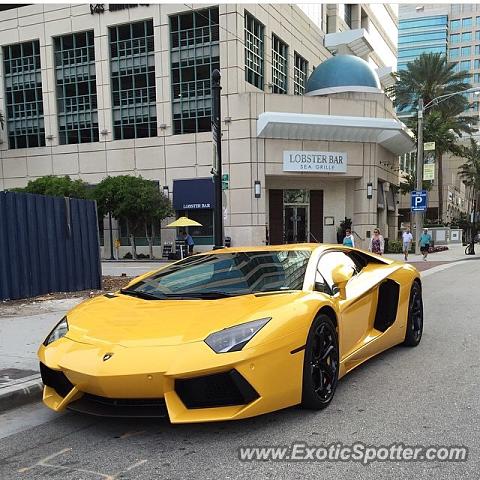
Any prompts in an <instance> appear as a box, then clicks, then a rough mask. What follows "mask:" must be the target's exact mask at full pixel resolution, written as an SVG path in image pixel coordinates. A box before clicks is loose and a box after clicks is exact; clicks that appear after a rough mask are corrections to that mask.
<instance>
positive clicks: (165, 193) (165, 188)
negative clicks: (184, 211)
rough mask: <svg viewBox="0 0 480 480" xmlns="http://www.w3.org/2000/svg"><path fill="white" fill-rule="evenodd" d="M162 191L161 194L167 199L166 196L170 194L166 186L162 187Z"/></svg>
mask: <svg viewBox="0 0 480 480" xmlns="http://www.w3.org/2000/svg"><path fill="white" fill-rule="evenodd" d="M162 190H163V194H164V195H165V196H166V197H167V198H168V195H169V194H170V190H169V188H168V185H164V186H163V188H162Z"/></svg>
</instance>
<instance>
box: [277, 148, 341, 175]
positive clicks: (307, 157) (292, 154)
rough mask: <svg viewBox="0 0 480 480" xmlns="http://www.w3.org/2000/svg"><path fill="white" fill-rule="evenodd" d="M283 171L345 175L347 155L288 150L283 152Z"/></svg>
mask: <svg viewBox="0 0 480 480" xmlns="http://www.w3.org/2000/svg"><path fill="white" fill-rule="evenodd" d="M283 171H284V172H325V173H345V172H346V171H347V154H346V153H345V152H310V151H295V150H286V151H284V152H283Z"/></svg>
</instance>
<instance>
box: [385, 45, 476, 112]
mask: <svg viewBox="0 0 480 480" xmlns="http://www.w3.org/2000/svg"><path fill="white" fill-rule="evenodd" d="M455 66H456V63H454V62H448V61H447V57H446V56H445V55H442V54H441V53H422V54H421V55H420V56H419V57H417V58H416V59H415V60H412V61H411V62H408V63H407V68H406V69H404V70H400V71H399V72H397V74H396V80H397V81H396V83H395V85H393V87H391V88H390V89H389V90H390V92H391V93H392V94H393V97H394V103H395V106H396V107H397V108H398V109H399V110H403V109H409V108H413V109H414V110H415V111H416V110H417V106H418V100H419V98H423V103H424V105H427V104H428V103H429V102H431V101H432V100H433V99H434V98H437V97H439V96H441V95H446V94H449V93H456V92H461V91H464V90H468V89H469V88H471V85H470V83H469V82H468V80H469V77H470V74H469V72H466V71H460V72H455ZM459 104H462V105H464V106H465V108H466V107H467V106H468V100H467V99H466V98H465V97H463V96H462V95H454V96H452V97H450V98H449V99H446V100H444V101H442V102H439V103H438V107H439V108H442V109H444V110H445V111H448V110H450V109H451V107H452V106H457V105H459Z"/></svg>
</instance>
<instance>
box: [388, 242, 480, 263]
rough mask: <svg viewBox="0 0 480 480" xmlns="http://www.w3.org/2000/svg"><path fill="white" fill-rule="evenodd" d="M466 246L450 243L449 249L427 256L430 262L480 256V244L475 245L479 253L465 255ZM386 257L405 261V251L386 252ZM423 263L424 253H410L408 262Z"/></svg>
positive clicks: (453, 260) (452, 260)
mask: <svg viewBox="0 0 480 480" xmlns="http://www.w3.org/2000/svg"><path fill="white" fill-rule="evenodd" d="M465 248H466V247H464V246H463V245H461V244H460V245H449V246H448V250H445V251H443V252H436V253H430V254H429V255H428V257H427V263H428V262H457V261H459V260H468V259H472V258H475V257H476V256H480V245H475V250H476V254H477V255H465ZM385 257H387V258H391V259H392V260H400V261H403V260H404V258H403V253H386V254H385ZM417 262H422V263H423V255H415V254H412V253H410V254H409V255H408V263H417Z"/></svg>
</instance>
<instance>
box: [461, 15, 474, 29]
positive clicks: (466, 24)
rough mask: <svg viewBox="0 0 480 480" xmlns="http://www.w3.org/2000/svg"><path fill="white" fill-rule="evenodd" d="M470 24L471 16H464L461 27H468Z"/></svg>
mask: <svg viewBox="0 0 480 480" xmlns="http://www.w3.org/2000/svg"><path fill="white" fill-rule="evenodd" d="M471 26H472V17H468V18H464V19H463V20H462V28H468V27H471Z"/></svg>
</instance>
